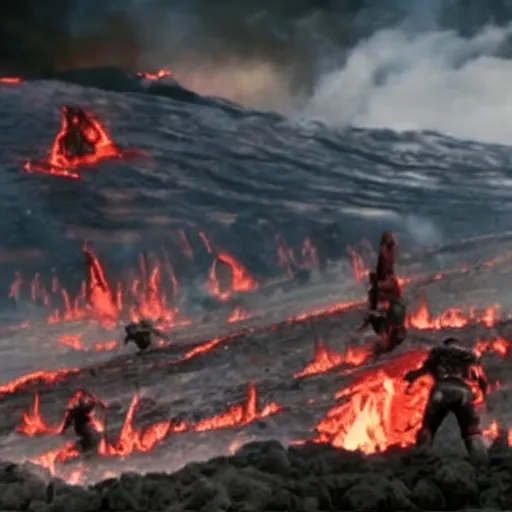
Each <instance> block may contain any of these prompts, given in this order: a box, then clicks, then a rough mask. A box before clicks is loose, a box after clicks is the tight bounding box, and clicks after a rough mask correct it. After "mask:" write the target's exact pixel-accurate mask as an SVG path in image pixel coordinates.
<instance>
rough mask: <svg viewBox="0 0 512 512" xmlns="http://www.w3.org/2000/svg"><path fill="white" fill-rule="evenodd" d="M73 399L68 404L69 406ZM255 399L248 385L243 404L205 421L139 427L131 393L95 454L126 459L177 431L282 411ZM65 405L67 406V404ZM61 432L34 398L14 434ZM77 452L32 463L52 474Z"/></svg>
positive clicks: (240, 422) (69, 449) (98, 426)
mask: <svg viewBox="0 0 512 512" xmlns="http://www.w3.org/2000/svg"><path fill="white" fill-rule="evenodd" d="M75 400H76V397H73V398H72V400H71V401H70V403H73V402H74V401H75ZM257 402H258V397H257V393H256V388H255V386H254V384H253V383H252V382H250V383H249V389H248V397H247V400H246V402H245V403H243V404H237V405H233V406H231V407H229V408H228V409H227V411H225V412H224V413H220V414H217V415H215V416H213V417H211V418H205V419H203V420H200V421H197V422H192V423H191V422H186V421H177V422H174V421H172V420H161V421H157V422H155V423H152V424H150V425H147V426H145V427H143V428H139V427H135V426H134V417H135V413H136V410H137V406H138V405H139V403H140V397H139V396H138V395H137V394H135V395H134V396H133V398H132V400H131V402H130V405H129V407H128V410H127V413H126V416H125V419H124V422H123V426H122V428H121V430H120V432H119V434H118V436H117V440H116V441H115V442H110V441H108V440H107V439H106V438H105V437H102V439H101V441H100V443H99V445H98V450H97V451H98V454H99V455H103V456H118V457H126V456H128V455H130V454H132V453H134V452H141V453H144V452H148V451H150V450H152V449H153V448H154V447H155V446H156V445H157V444H158V443H160V442H161V441H163V440H164V439H165V438H166V437H167V436H168V435H170V434H172V433H180V432H204V431H208V430H217V429H223V428H235V427H240V426H244V425H247V424H248V423H251V422H253V421H255V420H258V419H262V418H266V417H268V416H271V415H274V414H276V413H278V412H279V411H281V410H282V407H281V406H280V405H278V404H277V403H275V402H270V403H268V404H267V405H265V406H264V407H263V408H262V409H258V404H257ZM68 406H69V404H68ZM93 426H94V428H95V430H96V431H97V432H99V433H103V432H105V429H106V426H105V420H104V419H103V420H100V419H99V418H97V417H94V422H93ZM61 429H62V422H61V423H60V424H58V425H56V426H49V425H48V424H47V423H46V421H45V420H44V419H43V418H42V416H41V412H40V408H39V397H38V395H36V397H35V399H34V404H33V406H32V408H31V410H30V411H27V412H25V413H24V414H23V417H22V420H21V423H20V425H19V426H18V427H17V432H18V433H20V434H24V435H27V436H36V435H52V434H56V433H59V432H60V431H61ZM78 456H79V451H78V450H77V449H76V448H75V447H74V446H73V444H72V443H66V444H65V445H64V446H62V447H60V448H57V449H56V450H51V451H49V452H46V453H44V454H42V455H41V456H39V457H36V458H35V459H33V462H35V463H37V464H41V465H43V466H45V467H47V468H49V469H50V470H52V471H55V464H56V463H59V462H60V463H62V462H66V461H68V460H72V459H75V458H77V457H78Z"/></svg>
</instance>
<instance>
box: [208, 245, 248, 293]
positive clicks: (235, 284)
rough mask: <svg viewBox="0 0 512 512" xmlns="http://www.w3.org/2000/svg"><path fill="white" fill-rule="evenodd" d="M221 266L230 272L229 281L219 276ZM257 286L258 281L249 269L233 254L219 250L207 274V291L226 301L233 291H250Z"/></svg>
mask: <svg viewBox="0 0 512 512" xmlns="http://www.w3.org/2000/svg"><path fill="white" fill-rule="evenodd" d="M220 266H223V267H224V269H226V271H228V272H229V273H230V279H229V283H226V282H225V281H226V279H222V278H220V276H219V272H220V269H219V267H220ZM257 288H258V283H257V282H256V280H254V279H253V277H252V276H251V275H250V274H249V271H248V270H247V269H246V268H245V267H244V266H243V265H242V264H241V263H239V262H238V261H237V260H236V259H235V258H233V256H231V255H230V254H228V253H226V252H220V253H218V254H217V257H216V258H215V260H214V261H213V263H212V266H211V267H210V272H209V275H208V290H209V292H210V293H211V294H212V295H213V296H214V297H216V298H217V299H218V300H220V301H222V302H226V301H227V300H229V299H230V298H231V296H232V295H233V294H234V293H240V292H250V291H253V290H256V289H257Z"/></svg>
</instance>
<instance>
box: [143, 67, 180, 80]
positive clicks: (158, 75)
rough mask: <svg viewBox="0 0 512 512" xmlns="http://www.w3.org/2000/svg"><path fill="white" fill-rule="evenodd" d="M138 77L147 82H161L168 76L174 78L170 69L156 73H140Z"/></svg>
mask: <svg viewBox="0 0 512 512" xmlns="http://www.w3.org/2000/svg"><path fill="white" fill-rule="evenodd" d="M137 76H140V77H141V78H145V79H146V80H160V79H161V78H164V77H166V76H172V72H171V71H169V70H168V69H159V70H158V71H157V72H156V73H144V72H139V73H137Z"/></svg>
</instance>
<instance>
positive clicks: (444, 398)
mask: <svg viewBox="0 0 512 512" xmlns="http://www.w3.org/2000/svg"><path fill="white" fill-rule="evenodd" d="M426 374H429V375H431V376H432V377H433V379H434V386H433V388H432V391H431V392H430V396H429V400H428V403H427V407H426V409H425V412H424V416H423V424H422V427H421V429H420V431H419V432H418V437H417V442H418V444H432V443H433V440H434V437H435V435H436V432H437V430H438V429H439V427H440V426H441V423H442V422H443V420H444V419H445V417H446V415H447V414H448V413H449V412H453V413H454V414H455V417H456V418H457V422H458V424H459V428H460V433H461V436H462V439H463V441H464V444H465V445H466V448H467V450H468V453H469V455H470V457H471V458H472V459H473V461H474V462H475V463H485V462H486V461H487V450H486V448H485V445H484V444H483V440H482V435H481V430H480V418H479V415H478V413H477V411H476V409H475V406H474V403H473V402H474V399H475V396H474V392H473V390H472V388H471V386H470V384H471V383H473V384H476V385H477V387H478V389H479V391H480V392H481V393H482V394H483V396H485V395H486V393H487V389H488V383H487V380H486V378H485V374H484V371H483V368H482V366H481V364H480V361H479V359H478V358H477V357H476V356H475V354H474V353H473V352H472V351H471V350H468V349H466V348H464V347H461V346H460V345H458V344H457V340H456V339H455V338H447V339H446V340H444V341H443V343H442V345H440V346H438V347H435V348H433V349H431V351H430V353H429V356H428V358H427V359H426V361H425V362H424V363H423V365H422V366H421V368H419V369H417V370H413V371H410V372H408V373H407V374H406V375H405V380H407V381H408V382H409V383H412V382H414V381H415V380H416V379H417V378H419V377H421V376H422V375H426Z"/></svg>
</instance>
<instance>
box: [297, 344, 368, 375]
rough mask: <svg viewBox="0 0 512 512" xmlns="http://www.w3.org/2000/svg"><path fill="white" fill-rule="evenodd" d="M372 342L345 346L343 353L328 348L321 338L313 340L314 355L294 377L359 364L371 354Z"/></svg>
mask: <svg viewBox="0 0 512 512" xmlns="http://www.w3.org/2000/svg"><path fill="white" fill-rule="evenodd" d="M373 345H374V343H368V344H366V345H362V346H358V347H350V346H349V347H347V349H346V351H345V353H344V354H342V353H340V352H336V351H334V350H331V349H330V348H328V347H327V346H326V345H325V343H324V342H323V341H322V340H315V355H314V358H313V360H312V361H311V362H310V363H308V364H307V365H306V366H305V367H304V368H303V369H302V370H301V371H300V372H297V373H296V374H295V375H294V378H296V379H297V378H301V377H306V376H311V375H318V374H320V373H327V372H329V371H330V370H332V369H333V368H337V367H338V366H341V365H344V364H345V365H349V366H360V365H362V364H364V363H365V362H366V361H368V359H370V357H371V356H372V354H373V352H374V350H373Z"/></svg>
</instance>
